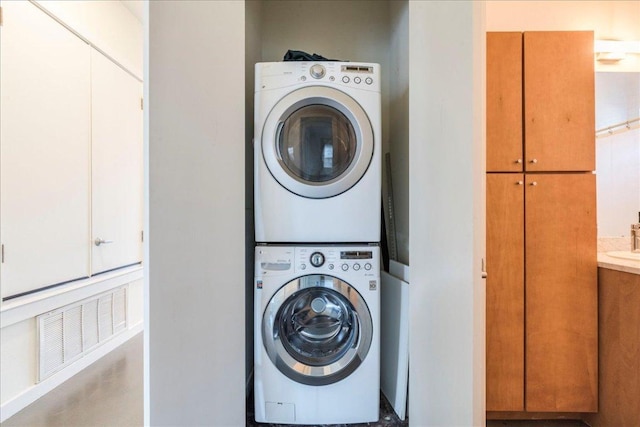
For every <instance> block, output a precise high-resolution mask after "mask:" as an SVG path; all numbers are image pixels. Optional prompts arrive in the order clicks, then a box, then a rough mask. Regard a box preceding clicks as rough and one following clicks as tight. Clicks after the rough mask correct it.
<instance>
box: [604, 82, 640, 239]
mask: <svg viewBox="0 0 640 427" xmlns="http://www.w3.org/2000/svg"><path fill="white" fill-rule="evenodd" d="M638 117H640V73H596V129H602V128H605V127H607V126H610V125H614V124H618V123H622V122H624V121H626V120H632V119H635V118H638ZM635 126H636V129H634V130H631V131H626V132H622V133H616V134H613V135H611V136H605V137H601V138H597V139H596V176H597V192H598V237H622V236H624V237H629V236H630V230H629V228H630V227H629V226H630V224H632V223H637V222H638V212H640V129H639V128H637V124H636V125H635Z"/></svg>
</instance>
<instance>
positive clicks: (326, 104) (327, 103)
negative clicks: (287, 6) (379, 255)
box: [254, 61, 382, 243]
mask: <svg viewBox="0 0 640 427" xmlns="http://www.w3.org/2000/svg"><path fill="white" fill-rule="evenodd" d="M255 70H256V86H255V136H254V165H255V171H254V172H255V173H254V180H255V183H254V184H255V187H254V197H255V206H254V209H255V227H256V242H259V243H260V242H262V243H266V242H269V243H338V242H353V243H370V242H379V241H380V216H381V168H382V166H381V160H380V159H381V154H380V153H381V149H382V143H381V107H380V66H379V65H378V64H370V63H349V62H298V61H293V62H269V63H258V64H256V68H255Z"/></svg>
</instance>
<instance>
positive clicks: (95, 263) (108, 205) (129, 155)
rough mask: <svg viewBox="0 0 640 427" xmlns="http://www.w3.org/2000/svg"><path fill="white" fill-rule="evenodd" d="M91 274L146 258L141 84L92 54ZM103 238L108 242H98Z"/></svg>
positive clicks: (101, 56) (114, 65)
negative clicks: (143, 230)
mask: <svg viewBox="0 0 640 427" xmlns="http://www.w3.org/2000/svg"><path fill="white" fill-rule="evenodd" d="M91 87H92V93H91V99H92V114H91V116H92V132H93V134H92V155H91V157H92V161H91V164H92V172H91V174H92V241H93V245H92V246H91V247H92V248H93V249H92V268H91V269H92V274H97V273H101V272H104V271H108V270H113V269H115V268H119V267H123V266H127V265H131V264H135V263H138V262H140V261H141V260H142V239H141V236H142V235H141V233H142V168H143V165H142V108H141V99H142V83H140V82H139V81H138V80H136V79H135V78H133V77H132V76H131V75H129V74H128V73H126V72H125V71H124V70H123V69H121V68H120V67H119V66H117V65H116V64H114V63H113V62H111V61H110V60H109V59H107V58H106V57H105V56H104V55H102V54H101V53H99V52H97V51H95V50H92V53H91ZM98 239H101V240H103V241H106V242H105V243H101V244H100V245H97V244H96V243H97V242H98V241H99V240H98Z"/></svg>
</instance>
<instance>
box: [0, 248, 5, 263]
mask: <svg viewBox="0 0 640 427" xmlns="http://www.w3.org/2000/svg"><path fill="white" fill-rule="evenodd" d="M0 263H2V264H4V245H2V248H0Z"/></svg>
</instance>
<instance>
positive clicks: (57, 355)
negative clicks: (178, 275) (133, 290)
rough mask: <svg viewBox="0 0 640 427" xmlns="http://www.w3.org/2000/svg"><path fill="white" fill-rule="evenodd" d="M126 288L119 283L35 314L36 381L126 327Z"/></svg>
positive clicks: (79, 356)
mask: <svg viewBox="0 0 640 427" xmlns="http://www.w3.org/2000/svg"><path fill="white" fill-rule="evenodd" d="M127 288H128V286H127V285H125V286H122V287H120V288H117V289H115V290H112V291H109V292H107V293H104V294H101V295H98V296H95V297H91V298H89V299H86V300H84V301H80V302H77V303H74V304H70V305H67V306H65V307H61V308H59V309H57V310H53V311H50V312H48V313H46V314H42V315H40V316H38V317H37V318H36V319H37V324H38V338H39V343H40V345H39V351H38V353H39V362H40V363H39V365H40V367H39V371H38V381H42V380H44V379H45V378H47V377H49V376H51V375H52V374H54V373H55V372H57V371H59V370H60V369H62V368H63V367H65V366H67V365H68V364H70V363H71V362H73V361H74V360H77V359H79V358H81V357H82V356H83V355H85V354H87V353H88V352H89V351H91V350H92V349H94V348H95V347H97V346H99V345H100V344H102V343H103V342H105V341H106V340H108V339H109V338H111V337H113V336H115V335H117V334H119V333H121V332H123V331H125V330H126V329H127Z"/></svg>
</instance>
